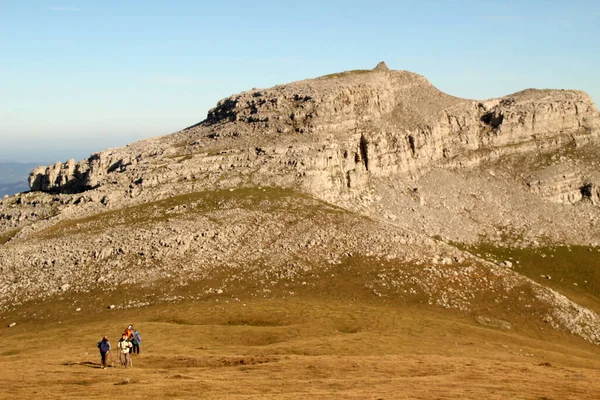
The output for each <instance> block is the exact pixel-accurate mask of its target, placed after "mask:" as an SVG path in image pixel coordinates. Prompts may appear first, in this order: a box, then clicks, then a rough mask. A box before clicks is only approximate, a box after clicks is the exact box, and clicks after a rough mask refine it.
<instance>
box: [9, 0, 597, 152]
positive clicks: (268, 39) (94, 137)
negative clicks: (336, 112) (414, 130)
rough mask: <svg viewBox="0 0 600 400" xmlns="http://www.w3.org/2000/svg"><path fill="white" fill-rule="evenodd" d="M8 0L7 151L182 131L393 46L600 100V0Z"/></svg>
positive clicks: (476, 79) (476, 95) (434, 79)
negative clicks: (243, 95) (246, 95)
mask: <svg viewBox="0 0 600 400" xmlns="http://www.w3.org/2000/svg"><path fill="white" fill-rule="evenodd" d="M172 3H175V4H171V2H164V1H116V0H105V1H96V2H90V1H83V0H61V1H46V0H31V1H17V0H14V1H11V0H4V1H3V0H0V48H1V49H2V51H1V52H0V93H2V96H0V161H30V162H48V161H50V160H55V161H65V160H67V159H69V158H75V159H77V160H79V159H83V158H85V157H87V156H89V154H91V153H93V152H96V151H101V150H104V149H107V148H111V147H119V146H123V145H126V144H128V143H131V142H134V141H137V140H140V139H144V138H148V137H154V136H159V135H165V134H168V133H172V132H176V131H178V130H180V129H183V128H185V127H186V126H190V125H193V124H195V123H197V122H199V121H201V120H203V119H204V118H205V117H206V113H207V111H208V110H209V109H210V108H212V107H214V106H215V104H216V102H217V101H218V100H219V99H222V98H224V97H227V96H229V95H231V94H234V93H238V92H241V91H244V90H249V89H251V88H253V87H258V88H263V87H270V86H274V85H277V84H282V83H287V82H291V81H297V80H302V79H308V78H314V77H317V76H321V75H325V74H329V73H334V72H341V71H344V70H351V69H370V68H373V67H374V66H375V65H376V64H377V63H378V62H379V61H385V62H386V63H387V65H388V66H389V67H390V68H391V69H398V70H409V71H413V72H416V73H418V74H421V75H424V76H425V77H426V78H428V79H429V80H430V81H431V83H432V84H433V85H435V86H436V87H437V88H439V89H440V90H442V91H444V92H446V93H448V94H451V95H454V96H459V97H465V98H472V99H487V98H492V97H499V96H503V95H507V94H510V93H513V92H516V91H519V90H523V89H526V88H530V87H533V88H556V89H578V90H583V91H586V92H587V93H588V94H590V95H591V96H592V98H593V100H594V101H595V103H596V105H597V106H598V105H599V104H600V79H599V77H598V71H600V39H599V38H600V24H598V21H599V20H600V2H597V1H577V0H575V1H570V2H551V1H541V0H537V1H536V0H531V1H527V2H523V1H486V0H477V1H476V0H471V1H466V0H465V1H459V0H457V1H450V0H447V1H442V0H440V1H381V0H379V1H378V0H371V1H352V0H344V1H342V0H335V1H327V0H321V1H314V0H306V1H303V2H297V3H295V4H285V3H287V2H282V1H274V0H273V1H269V0H267V1H262V2H247V1H229V2H223V3H219V4H216V3H217V2H210V3H204V2H194V1H180V2H172Z"/></svg>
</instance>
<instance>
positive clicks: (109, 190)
mask: <svg viewBox="0 0 600 400" xmlns="http://www.w3.org/2000/svg"><path fill="white" fill-rule="evenodd" d="M599 149H600V113H599V112H598V110H597V109H596V107H595V105H594V104H593V102H592V101H591V99H590V97H589V96H588V95H587V94H586V93H583V92H581V91H576V90H547V89H544V90H537V89H527V90H523V91H521V92H517V93H514V94H510V95H507V96H504V97H501V98H497V99H489V100H469V99H462V98H458V97H454V96H451V95H448V94H445V93H443V92H441V91H439V90H438V89H436V88H435V87H434V86H433V85H432V84H431V83H430V82H429V81H428V80H427V79H426V78H424V77H422V76H420V75H417V74H415V73H412V72H408V71H393V70H390V69H389V68H388V67H387V65H385V63H380V64H378V65H377V67H376V68H375V69H373V70H355V71H347V72H342V73H336V74H331V75H326V76H323V77H319V78H316V79H309V80H304V81H299V82H293V83H289V84H284V85H278V86H275V87H272V88H269V89H252V90H250V91H246V92H242V93H240V94H236V95H233V96H230V97H228V98H225V99H223V100H221V101H219V102H218V104H217V105H216V107H215V108H213V109H212V110H210V111H209V113H208V115H207V117H206V119H205V120H203V121H201V122H199V123H197V124H196V125H193V126H190V127H188V128H186V129H184V130H182V131H180V132H176V133H173V134H170V135H166V136H161V137H155V138H150V139H147V140H143V141H140V142H136V143H132V144H130V145H128V146H126V147H122V148H115V149H109V150H105V151H101V152H98V153H95V154H92V155H91V156H90V157H89V158H88V159H87V160H82V161H75V160H69V161H67V162H65V163H60V162H59V163H56V164H55V165H51V166H44V167H38V168H36V169H34V170H33V171H32V172H31V175H30V178H29V184H30V187H31V191H30V192H27V193H21V194H18V195H16V196H12V197H6V198H4V199H3V200H2V201H1V202H0V272H1V273H0V308H1V309H2V310H15V309H18V307H19V306H20V305H21V304H24V303H25V302H27V301H33V300H36V299H46V298H51V297H52V296H59V295H62V294H64V293H66V292H77V293H86V292H91V291H114V290H118V289H119V288H122V287H136V288H140V290H144V288H147V290H148V291H149V292H152V293H154V294H156V293H160V292H161V290H162V289H161V288H164V287H166V286H165V282H170V284H175V285H188V284H191V283H193V284H194V285H196V286H198V287H201V288H202V291H203V293H205V294H206V295H211V296H212V295H220V296H227V295H229V294H231V293H236V296H238V295H239V293H243V295H246V296H254V297H266V298H269V297H276V296H284V295H285V296H288V297H289V296H297V295H299V293H302V292H303V291H307V290H309V291H310V290H312V291H314V292H316V293H321V292H323V291H329V292H331V291H334V292H335V288H336V287H339V286H338V285H339V284H340V281H339V279H338V278H339V277H340V276H344V277H345V278H344V279H349V280H351V281H352V282H353V285H354V286H353V287H354V288H355V289H353V290H356V291H360V292H361V293H363V292H364V293H368V295H369V296H372V297H373V299H374V300H378V301H386V299H390V298H395V299H400V300H401V301H403V302H406V303H408V304H410V303H415V304H424V305H427V306H430V307H439V308H442V309H443V308H447V309H454V310H458V311H459V312H461V313H466V314H471V315H473V316H474V318H476V319H477V321H478V322H479V323H481V324H483V325H489V326H495V327H500V328H498V329H501V328H502V327H503V328H502V329H511V328H510V327H511V326H512V327H514V326H518V324H520V323H522V322H523V321H537V322H539V323H540V324H541V325H547V326H551V327H553V328H555V329H557V330H564V331H567V332H571V333H573V334H576V335H578V336H580V337H581V338H583V339H585V340H587V341H590V342H593V343H600V319H599V317H598V315H597V313H596V312H597V311H598V308H597V305H598V304H600V303H594V302H591V303H590V302H589V301H588V302H586V301H584V302H583V303H582V304H579V302H578V300H579V299H580V298H581V296H583V294H581V293H579V296H571V294H572V292H571V291H570V290H571V289H572V288H571V289H569V290H561V287H558V286H552V285H550V284H549V283H550V282H552V280H551V279H549V278H548V277H547V274H545V273H544V274H543V275H544V277H543V279H540V274H539V273H536V274H535V276H534V275H532V274H531V273H529V274H528V273H527V271H531V270H532V269H531V268H529V267H528V266H527V265H524V263H521V262H519V263H518V261H519V260H515V259H513V260H511V259H510V258H508V257H506V258H503V257H502V254H503V253H502V251H505V250H506V249H520V251H525V250H527V251H531V252H538V253H539V254H544V257H546V256H547V257H548V258H550V257H553V253H552V252H553V251H555V249H557V248H564V247H565V246H567V247H569V249H570V248H571V247H573V249H580V250H582V251H585V252H586V253H590V254H598V253H597V252H598V251H599V250H600V247H598V245H599V243H600V228H599V226H600V224H599V223H598V222H599V220H600V165H599V162H600V161H599V160H598V154H599ZM486 246H487V247H486ZM492 248H493V249H496V250H495V252H494V251H491V250H490V251H484V250H482V249H488V250H489V249H492ZM553 249H554V250H553ZM598 256H600V254H598ZM592 260H593V259H592ZM592 262H593V261H592ZM528 268H529V269H528ZM132 270H134V271H135V273H132V272H131V271H132ZM340 274H342V275H340ZM344 274H345V275H344ZM593 274H595V272H593V273H592V275H593ZM584 280H585V283H584ZM594 282H596V281H594V280H593V279H592V278H589V276H588V277H587V278H584V277H582V279H581V281H579V282H569V285H571V286H573V285H572V283H573V284H575V283H577V284H578V285H581V287H579V286H578V289H577V290H584V288H585V287H587V289H585V290H588V292H585V293H592V294H593V293H596V294H595V295H594V296H597V292H598V289H599V288H598V287H597V286H594V285H595V284H596V283H597V282H596V283H594ZM598 282H600V280H599V281H598ZM586 284H587V285H588V286H585V285H586ZM584 297H585V296H584ZM168 298H169V293H167V292H166V291H165V292H164V293H163V297H162V299H163V300H164V299H168ZM594 298H596V297H594ZM160 299H161V297H160V296H159V298H154V300H152V301H160ZM596 300H597V298H596ZM144 304H146V303H144V301H142V300H140V301H139V302H137V303H127V304H120V305H119V304H118V305H116V306H117V307H141V306H143V305H144ZM590 304H591V305H590ZM100 306H102V305H100ZM493 310H502V311H501V312H499V311H493Z"/></svg>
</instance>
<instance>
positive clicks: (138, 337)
mask: <svg viewBox="0 0 600 400" xmlns="http://www.w3.org/2000/svg"><path fill="white" fill-rule="evenodd" d="M133 340H135V341H136V342H137V343H138V344H140V343H142V335H140V333H139V332H138V331H135V332H133Z"/></svg>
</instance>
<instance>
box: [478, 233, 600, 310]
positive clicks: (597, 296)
mask: <svg viewBox="0 0 600 400" xmlns="http://www.w3.org/2000/svg"><path fill="white" fill-rule="evenodd" d="M467 250H469V251H470V252H471V253H473V254H480V255H481V256H482V257H483V258H484V259H486V260H488V261H492V262H494V263H499V262H502V261H505V260H508V261H510V262H512V264H513V269H514V270H515V271H516V272H518V273H520V274H522V275H525V276H526V277H528V278H530V279H532V280H533V281H535V282H537V283H540V284H542V285H544V286H547V287H549V288H552V289H554V290H556V291H558V292H559V293H561V294H563V295H565V296H567V297H569V298H570V299H571V300H573V301H575V302H576V303H578V304H581V305H582V306H585V307H588V308H591V309H593V310H594V311H596V312H600V247H589V246H554V247H539V248H507V247H496V246H492V245H485V244H484V245H478V246H474V247H467Z"/></svg>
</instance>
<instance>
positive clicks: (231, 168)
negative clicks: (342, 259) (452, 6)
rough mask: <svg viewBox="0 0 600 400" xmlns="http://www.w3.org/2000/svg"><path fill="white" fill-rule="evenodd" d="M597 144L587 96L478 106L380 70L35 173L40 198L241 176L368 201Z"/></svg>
mask: <svg viewBox="0 0 600 400" xmlns="http://www.w3.org/2000/svg"><path fill="white" fill-rule="evenodd" d="M599 135H600V116H599V113H598V111H597V110H596V108H595V106H594V104H593V103H592V101H591V99H590V97H589V96H588V95H587V94H585V93H583V92H579V91H573V90H533V89H528V90H525V91H522V92H518V93H515V94H512V95H508V96H505V97H502V98H498V99H492V100H486V101H473V100H466V99H460V98H456V97H453V96H450V95H447V94H445V93H442V92H441V91H439V90H438V89H436V88H435V87H434V86H433V85H431V84H430V83H429V82H428V81H427V80H426V79H425V78H424V77H422V76H419V75H417V74H414V73H411V72H407V71H389V70H387V69H386V68H376V69H375V70H372V71H349V72H345V73H340V74H333V75H328V76H324V77H321V78H317V79H311V80H306V81H300V82H295V83H290V84H287V85H280V86H275V87H273V88H270V89H261V90H252V91H248V92H243V93H241V94H238V95H233V96H231V97H229V98H226V99H223V100H221V101H219V103H218V104H217V106H216V107H215V108H214V109H212V110H210V112H209V113H208V116H207V118H206V119H205V120H204V121H202V122H200V123H199V124H197V125H194V126H192V127H190V128H187V129H185V130H183V131H181V132H178V133H176V134H173V135H168V136H164V137H162V138H154V139H151V140H147V141H142V142H138V143H135V144H133V145H130V146H127V147H125V148H120V149H113V150H109V151H105V152H101V153H96V154H93V155H92V156H91V157H90V158H89V159H87V160H84V161H80V162H74V161H73V160H70V161H68V162H67V163H64V164H63V163H57V164H56V165H54V166H49V167H39V168H37V169H35V170H34V171H32V173H31V176H30V179H29V182H30V186H31V189H32V190H33V191H48V192H58V193H80V192H84V191H86V190H90V189H94V188H100V190H103V189H108V188H109V187H110V188H111V190H113V191H114V190H115V189H123V188H129V189H131V190H129V193H130V194H131V193H136V189H135V188H136V187H137V186H141V187H148V185H150V186H156V185H158V184H161V183H167V182H176V181H178V180H181V179H192V178H194V179H201V180H202V181H205V182H206V183H208V184H212V183H214V181H215V180H216V179H215V174H217V175H219V179H222V177H223V175H228V176H229V175H231V172H235V174H237V175H238V177H241V179H242V180H252V179H256V180H257V181H259V182H272V183H274V184H277V185H282V186H292V187H299V188H301V189H303V190H305V191H308V192H310V193H312V194H314V195H316V196H319V197H321V198H324V199H328V200H335V199H343V198H348V197H352V196H355V195H356V193H360V192H362V191H364V190H365V188H368V186H369V184H370V181H371V179H372V178H377V177H390V176H406V175H414V174H419V173H421V172H423V171H426V170H428V169H430V168H431V167H433V166H436V165H446V166H448V167H457V166H459V167H460V166H469V165H474V164H478V163H480V162H481V161H482V160H487V159H493V158H498V157H500V156H502V155H503V154H514V153H526V152H533V151H540V150H542V151H543V150H551V149H555V148H558V147H561V146H565V145H567V144H569V143H572V144H575V145H581V144H584V143H586V142H589V141H595V140H596V139H598V136H599ZM157 166H158V167H160V168H157ZM588 183H589V182H588ZM593 184H595V185H597V183H596V182H594V183H593Z"/></svg>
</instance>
